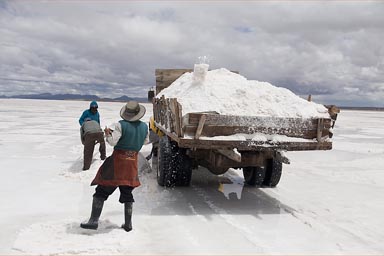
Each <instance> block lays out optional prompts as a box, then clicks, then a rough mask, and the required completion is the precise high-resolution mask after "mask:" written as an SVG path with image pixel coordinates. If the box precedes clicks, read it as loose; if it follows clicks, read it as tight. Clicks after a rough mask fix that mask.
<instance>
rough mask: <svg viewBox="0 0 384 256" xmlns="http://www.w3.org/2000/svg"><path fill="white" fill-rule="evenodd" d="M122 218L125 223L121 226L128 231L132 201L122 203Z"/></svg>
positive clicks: (130, 225) (130, 223)
mask: <svg viewBox="0 0 384 256" xmlns="http://www.w3.org/2000/svg"><path fill="white" fill-rule="evenodd" d="M124 218H125V223H124V224H123V225H121V227H122V228H123V229H124V230H125V231H127V232H129V231H131V230H132V202H129V203H124Z"/></svg>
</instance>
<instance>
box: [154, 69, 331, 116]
mask: <svg viewBox="0 0 384 256" xmlns="http://www.w3.org/2000/svg"><path fill="white" fill-rule="evenodd" d="M162 95H164V96H165V97H166V98H177V100H178V102H179V103H180V104H181V105H182V114H183V115H185V114H187V113H192V112H207V111H216V112H217V113H219V114H222V115H237V116H272V117H292V118H319V117H320V118H329V114H328V110H327V109H326V108H325V107H324V106H323V105H321V104H316V103H314V102H308V101H307V100H305V99H302V98H300V97H299V96H297V95H295V94H294V93H292V92H291V91H290V90H288V89H285V88H281V87H276V86H274V85H272V84H270V83H267V82H259V81H256V80H247V79H246V78H245V77H243V76H241V75H239V74H236V73H233V72H231V71H229V70H227V69H225V68H221V69H216V70H212V71H208V65H207V64H196V65H195V69H194V72H190V73H185V74H183V75H182V76H181V77H179V78H178V79H177V80H176V81H175V82H173V83H172V84H171V85H170V86H169V87H168V88H165V89H164V90H162V91H161V92H160V93H159V95H157V96H156V97H157V98H160V97H161V96H162Z"/></svg>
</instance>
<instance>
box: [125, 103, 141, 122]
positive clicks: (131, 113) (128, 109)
mask: <svg viewBox="0 0 384 256" xmlns="http://www.w3.org/2000/svg"><path fill="white" fill-rule="evenodd" d="M145 111H146V110H145V107H144V106H143V105H140V104H139V103H138V102H137V101H128V102H127V104H125V105H124V106H123V107H122V108H121V110H120V116H121V118H123V119H124V120H126V121H128V122H134V121H137V120H139V119H140V118H142V117H143V116H144V114H145Z"/></svg>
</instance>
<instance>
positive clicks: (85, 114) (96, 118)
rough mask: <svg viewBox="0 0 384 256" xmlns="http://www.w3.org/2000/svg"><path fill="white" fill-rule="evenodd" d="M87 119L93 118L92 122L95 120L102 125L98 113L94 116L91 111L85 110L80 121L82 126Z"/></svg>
mask: <svg viewBox="0 0 384 256" xmlns="http://www.w3.org/2000/svg"><path fill="white" fill-rule="evenodd" d="M86 118H91V119H92V120H94V121H96V122H98V123H99V124H100V115H99V112H96V114H93V113H92V112H91V110H90V109H87V110H84V112H83V114H82V115H81V117H80V119H79V123H80V125H83V123H84V120H85V119H86Z"/></svg>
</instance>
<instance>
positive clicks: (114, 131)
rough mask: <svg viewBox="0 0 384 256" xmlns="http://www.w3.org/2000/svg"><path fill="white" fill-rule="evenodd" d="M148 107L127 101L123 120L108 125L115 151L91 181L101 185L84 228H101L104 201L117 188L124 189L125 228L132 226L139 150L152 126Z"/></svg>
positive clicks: (129, 228)
mask: <svg viewBox="0 0 384 256" xmlns="http://www.w3.org/2000/svg"><path fill="white" fill-rule="evenodd" d="M144 114H145V107H144V106H143V105H141V104H139V103H138V102H136V101H129V102H127V103H126V104H125V105H124V106H123V107H122V108H121V110H120V116H121V118H122V120H120V121H119V122H117V123H115V124H113V125H112V126H110V128H105V129H104V133H105V136H106V141H107V142H108V144H110V145H111V146H113V147H114V150H113V153H112V155H111V156H110V157H108V158H107V159H106V160H105V161H104V163H103V165H102V166H100V168H99V170H98V172H97V174H96V177H95V179H94V180H93V181H92V183H91V185H97V187H96V192H95V194H94V195H93V203H92V212H91V217H90V219H89V221H88V222H87V223H81V225H80V226H81V227H82V228H86V229H97V227H98V221H99V217H100V215H101V211H102V208H103V205H104V201H105V200H107V198H108V197H109V196H110V195H111V194H112V193H113V192H114V191H115V190H116V188H117V187H118V188H119V190H120V199H119V202H120V203H123V204H124V216H125V223H124V224H123V225H122V228H123V229H124V230H125V231H127V232H128V231H131V230H132V203H133V202H134V199H133V195H132V190H133V189H134V188H135V187H138V186H140V181H139V177H138V152H139V151H140V149H141V148H142V146H143V145H144V144H145V143H147V142H148V126H147V124H146V123H144V122H142V121H141V120H140V119H141V118H142V117H143V116H144Z"/></svg>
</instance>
